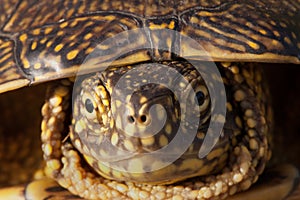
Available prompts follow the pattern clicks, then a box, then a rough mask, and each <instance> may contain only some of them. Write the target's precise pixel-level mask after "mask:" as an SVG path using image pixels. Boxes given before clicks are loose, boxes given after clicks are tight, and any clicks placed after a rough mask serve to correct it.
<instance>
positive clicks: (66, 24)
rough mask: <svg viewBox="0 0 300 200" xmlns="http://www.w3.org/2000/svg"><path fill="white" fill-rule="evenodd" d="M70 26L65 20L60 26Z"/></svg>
mask: <svg viewBox="0 0 300 200" xmlns="http://www.w3.org/2000/svg"><path fill="white" fill-rule="evenodd" d="M67 26H68V22H63V23H61V24H60V25H59V27H60V28H65V27H67Z"/></svg>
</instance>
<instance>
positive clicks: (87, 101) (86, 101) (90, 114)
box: [82, 94, 97, 120]
mask: <svg viewBox="0 0 300 200" xmlns="http://www.w3.org/2000/svg"><path fill="white" fill-rule="evenodd" d="M96 106H97V105H96V103H95V101H94V99H93V97H92V96H91V95H90V94H83V97H82V109H83V113H82V114H84V115H85V116H86V117H87V118H88V119H92V120H94V119H95V118H97V114H96Z"/></svg>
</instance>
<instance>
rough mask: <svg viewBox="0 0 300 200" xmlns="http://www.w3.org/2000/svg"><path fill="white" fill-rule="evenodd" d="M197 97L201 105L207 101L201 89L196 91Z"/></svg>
mask: <svg viewBox="0 0 300 200" xmlns="http://www.w3.org/2000/svg"><path fill="white" fill-rule="evenodd" d="M196 98H197V101H198V105H199V106H201V105H202V104H203V103H204V101H205V95H204V94H203V92H201V91H199V92H197V93H196Z"/></svg>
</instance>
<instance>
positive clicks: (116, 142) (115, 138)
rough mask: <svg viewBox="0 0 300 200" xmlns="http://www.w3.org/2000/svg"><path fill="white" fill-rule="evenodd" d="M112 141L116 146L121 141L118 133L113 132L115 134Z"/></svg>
mask: <svg viewBox="0 0 300 200" xmlns="http://www.w3.org/2000/svg"><path fill="white" fill-rule="evenodd" d="M110 142H111V144H112V145H114V146H116V145H117V144H118V142H119V135H118V133H113V135H112V136H111V139H110Z"/></svg>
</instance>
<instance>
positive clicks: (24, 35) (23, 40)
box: [19, 33, 27, 43]
mask: <svg viewBox="0 0 300 200" xmlns="http://www.w3.org/2000/svg"><path fill="white" fill-rule="evenodd" d="M19 40H20V41H21V42H23V43H24V42H25V41H26V40H27V34H26V33H24V34H22V35H20V37H19Z"/></svg>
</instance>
